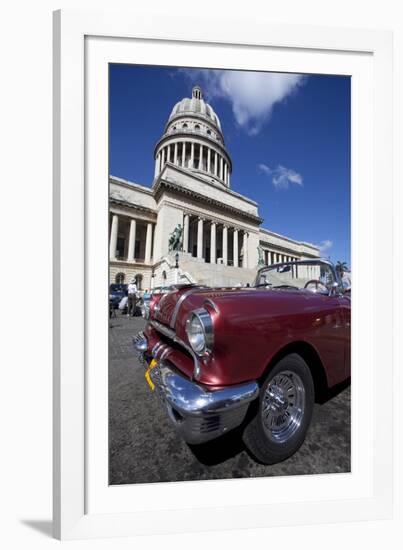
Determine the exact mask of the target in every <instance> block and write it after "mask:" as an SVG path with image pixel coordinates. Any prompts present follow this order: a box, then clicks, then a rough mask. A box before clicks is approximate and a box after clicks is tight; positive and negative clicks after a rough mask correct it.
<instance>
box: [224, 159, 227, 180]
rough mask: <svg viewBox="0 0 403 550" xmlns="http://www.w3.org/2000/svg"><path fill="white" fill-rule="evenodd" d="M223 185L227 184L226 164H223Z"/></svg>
mask: <svg viewBox="0 0 403 550" xmlns="http://www.w3.org/2000/svg"><path fill="white" fill-rule="evenodd" d="M224 183H225V184H226V183H227V163H226V162H224Z"/></svg>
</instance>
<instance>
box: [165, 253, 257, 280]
mask: <svg viewBox="0 0 403 550" xmlns="http://www.w3.org/2000/svg"><path fill="white" fill-rule="evenodd" d="M178 264H179V269H176V268H175V254H174V253H172V254H169V255H168V256H165V257H164V258H162V260H161V261H160V262H158V265H157V266H156V268H155V274H156V276H157V279H156V280H157V281H160V280H161V274H162V272H163V271H165V275H166V278H165V284H175V283H197V284H201V285H206V286H211V287H215V286H245V285H246V284H248V283H249V284H252V283H253V281H254V279H255V277H256V271H257V270H256V269H246V268H242V267H233V266H228V265H224V264H221V263H217V264H210V263H207V262H204V261H203V260H198V259H197V258H194V257H192V256H191V255H190V254H186V253H183V252H180V253H179V262H178Z"/></svg>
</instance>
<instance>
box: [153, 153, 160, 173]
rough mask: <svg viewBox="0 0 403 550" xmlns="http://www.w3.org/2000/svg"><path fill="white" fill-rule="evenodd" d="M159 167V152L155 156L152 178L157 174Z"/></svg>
mask: <svg viewBox="0 0 403 550" xmlns="http://www.w3.org/2000/svg"><path fill="white" fill-rule="evenodd" d="M159 168H160V154H159V153H158V154H157V155H156V157H155V170H154V178H156V177H157V176H158V173H159Z"/></svg>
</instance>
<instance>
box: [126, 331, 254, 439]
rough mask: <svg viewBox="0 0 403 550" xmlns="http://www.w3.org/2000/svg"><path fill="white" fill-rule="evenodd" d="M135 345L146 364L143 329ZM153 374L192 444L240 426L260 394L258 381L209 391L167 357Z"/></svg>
mask: <svg viewBox="0 0 403 550" xmlns="http://www.w3.org/2000/svg"><path fill="white" fill-rule="evenodd" d="M134 345H135V348H136V350H137V351H138V352H139V353H140V359H141V361H142V362H143V364H144V366H145V367H146V366H147V361H146V359H145V357H144V356H145V351H146V349H147V340H146V338H145V336H144V334H143V333H139V334H138V335H137V336H136V338H135V339H134ZM150 378H151V380H152V382H153V384H154V385H155V390H156V391H157V393H158V395H159V397H160V398H161V401H162V402H163V404H164V405H165V407H166V409H167V413H168V416H169V418H170V419H171V421H172V422H173V424H174V426H175V428H176V430H177V431H178V432H179V434H180V435H181V436H182V437H183V438H184V440H185V441H187V443H191V444H199V443H205V442H206V441H210V440H211V439H215V438H216V437H219V436H220V435H222V434H224V433H226V432H228V431H229V430H232V429H233V428H236V427H237V426H239V425H240V424H241V423H242V421H243V420H244V418H245V415H246V412H247V410H248V407H249V403H250V402H251V401H253V400H254V399H256V397H257V396H258V394H259V386H258V384H257V383H256V382H247V383H245V384H240V385H237V386H228V387H227V388H223V389H219V390H214V391H209V390H207V389H205V388H204V387H202V386H201V385H199V384H197V383H196V382H194V381H192V380H189V379H188V378H185V377H184V376H182V375H181V374H179V373H178V372H177V371H176V370H175V368H174V367H173V365H172V364H171V363H169V361H167V360H164V359H162V360H160V361H159V363H158V365H157V366H156V367H154V368H153V369H151V371H150Z"/></svg>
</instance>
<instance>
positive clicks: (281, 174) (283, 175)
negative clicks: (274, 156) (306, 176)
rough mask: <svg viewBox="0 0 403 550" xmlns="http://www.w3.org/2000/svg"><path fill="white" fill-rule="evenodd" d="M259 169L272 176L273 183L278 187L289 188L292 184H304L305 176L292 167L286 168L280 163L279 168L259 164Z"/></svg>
mask: <svg viewBox="0 0 403 550" xmlns="http://www.w3.org/2000/svg"><path fill="white" fill-rule="evenodd" d="M258 169H259V170H260V171H261V172H263V173H264V174H266V175H267V176H269V177H271V181H272V184H273V185H274V187H275V188H276V189H288V188H289V186H290V184H291V185H299V186H300V187H302V186H303V178H302V176H301V174H298V172H295V170H292V169H291V168H286V167H285V166H281V164H279V165H278V166H277V168H274V169H273V168H270V166H267V164H259V165H258Z"/></svg>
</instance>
